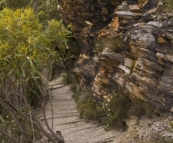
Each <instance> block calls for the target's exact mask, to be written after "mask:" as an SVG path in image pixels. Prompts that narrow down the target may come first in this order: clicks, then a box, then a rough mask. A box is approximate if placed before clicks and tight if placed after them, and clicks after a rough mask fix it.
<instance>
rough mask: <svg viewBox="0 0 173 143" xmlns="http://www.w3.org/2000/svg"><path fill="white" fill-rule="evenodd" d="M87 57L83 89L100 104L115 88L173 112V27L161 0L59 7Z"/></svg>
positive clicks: (74, 2)
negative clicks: (88, 90) (88, 91)
mask: <svg viewBox="0 0 173 143" xmlns="http://www.w3.org/2000/svg"><path fill="white" fill-rule="evenodd" d="M59 10H60V12H61V13H62V15H63V17H64V21H65V22H66V23H71V24H72V25H73V26H74V29H73V32H74V36H75V38H76V39H77V40H78V42H79V43H80V46H81V48H82V52H81V54H80V58H79V60H78V61H77V62H76V65H75V69H74V71H75V73H76V74H77V75H78V77H79V79H80V81H81V84H83V85H85V86H86V87H87V88H90V89H92V91H93V96H94V97H95V98H96V99H98V100H103V99H108V98H109V94H110V92H111V91H112V89H116V90H118V91H120V92H124V93H125V94H127V95H129V96H130V97H131V98H133V99H135V98H140V99H142V100H143V101H144V102H147V103H148V104H150V105H151V106H152V107H153V109H154V110H156V111H157V112H158V113H160V114H161V113H162V112H165V111H166V112H170V111H171V112H173V22H172V21H171V18H173V15H172V13H171V12H167V11H165V10H164V6H163V3H162V2H158V1H157V0H127V1H124V0H119V1H117V0H66V3H65V2H62V3H61V7H59Z"/></svg>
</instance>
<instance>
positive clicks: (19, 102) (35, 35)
mask: <svg viewBox="0 0 173 143" xmlns="http://www.w3.org/2000/svg"><path fill="white" fill-rule="evenodd" d="M44 2H45V1H42V2H40V3H37V6H35V5H34V3H32V1H29V0H28V1H25V0H21V1H20V2H19V1H16V0H13V1H9V0H5V1H1V9H2V10H1V11H0V19H1V22H0V65H1V67H0V107H1V108H0V141H1V142H2V143H3V142H4V143H5V142H13V143H20V142H25V143H26V142H29V141H30V142H33V141H36V140H38V139H39V138H40V137H42V134H44V135H45V136H46V137H47V138H49V139H50V140H52V141H53V142H56V141H55V139H57V140H62V139H61V138H60V137H58V136H56V135H55V133H54V132H53V131H52V128H51V127H49V126H48V124H47V123H46V125H47V128H48V130H49V132H50V133H49V132H47V131H46V130H45V129H44V128H43V127H42V125H41V124H40V122H39V120H38V117H37V114H36V110H34V109H35V107H36V106H38V105H40V106H41V107H42V110H43V114H44V104H45V100H46V96H49V89H48V86H47V84H48V79H49V78H50V74H51V69H52V65H53V63H54V62H56V63H59V64H61V63H62V55H63V53H64V52H65V50H64V49H65V47H66V46H67V39H68V37H69V36H70V34H71V32H70V31H69V30H67V28H66V27H65V26H64V25H63V24H62V22H61V21H57V20H55V19H52V18H53V15H52V13H51V12H50V13H49V14H50V15H46V14H45V13H44V12H43V11H41V8H42V9H45V11H47V10H49V9H48V8H49V7H44V5H43V4H44ZM47 2H48V1H47ZM51 2H53V1H50V3H49V4H51ZM28 4H30V6H27V5H28ZM33 5H34V7H33ZM4 6H5V7H9V8H10V9H9V8H4ZM26 6H27V7H26ZM49 6H50V5H49ZM22 7H26V8H22ZM16 8H17V9H16ZM44 16H46V18H45V19H43V17H44ZM49 19H50V20H49ZM48 20H49V21H48ZM57 46H58V47H59V51H58V52H57V51H55V47H57ZM60 54H61V56H60ZM44 116H45V115H44Z"/></svg>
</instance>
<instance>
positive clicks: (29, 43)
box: [0, 8, 70, 78]
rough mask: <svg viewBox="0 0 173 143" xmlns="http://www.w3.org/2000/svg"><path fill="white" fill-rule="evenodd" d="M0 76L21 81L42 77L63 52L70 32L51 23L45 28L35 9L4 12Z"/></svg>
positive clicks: (0, 16) (0, 14) (0, 23)
mask: <svg viewBox="0 0 173 143" xmlns="http://www.w3.org/2000/svg"><path fill="white" fill-rule="evenodd" d="M0 19H1V21H0V65H1V68H0V74H1V77H4V74H8V75H9V74H12V75H13V76H14V75H15V77H16V78H19V77H32V76H34V75H37V76H38V75H39V74H40V70H41V68H42V67H44V65H47V64H49V62H50V61H52V60H53V58H54V57H55V51H54V47H55V46H59V47H61V48H62V49H63V48H64V47H65V46H66V44H67V36H68V35H69V34H70V32H69V31H68V30H67V29H66V28H65V27H64V26H63V24H62V22H58V21H56V20H51V21H49V22H48V24H47V26H43V25H42V24H41V23H40V22H39V19H38V17H37V15H35V14H34V11H33V10H32V9H31V8H26V9H17V10H14V11H13V10H10V9H7V8H5V9H3V10H2V11H1V12H0Z"/></svg>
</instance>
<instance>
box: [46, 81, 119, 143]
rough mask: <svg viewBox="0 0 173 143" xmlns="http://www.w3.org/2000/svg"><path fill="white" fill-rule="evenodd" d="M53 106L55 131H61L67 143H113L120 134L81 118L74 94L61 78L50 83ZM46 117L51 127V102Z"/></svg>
mask: <svg viewBox="0 0 173 143" xmlns="http://www.w3.org/2000/svg"><path fill="white" fill-rule="evenodd" d="M50 88H51V89H52V104H53V111H54V112H53V120H54V124H53V127H54V128H53V130H54V131H56V130H59V131H61V133H62V136H63V137H64V139H65V143H112V142H114V141H113V140H114V139H115V138H116V136H118V134H119V133H118V132H115V131H105V130H104V128H103V127H99V126H97V125H96V124H94V123H90V122H89V123H87V122H86V121H85V120H83V119H80V118H79V113H78V111H77V109H76V103H75V101H74V99H73V98H72V95H73V93H72V92H71V91H70V89H69V86H68V85H65V86H64V85H63V84H62V83H61V78H57V79H55V80H53V81H52V82H50ZM46 117H47V121H48V123H49V124H50V126H51V121H52V116H51V102H50V101H48V103H47V104H46Z"/></svg>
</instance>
